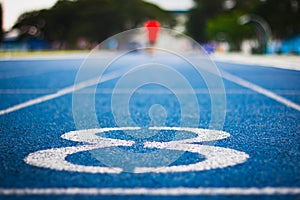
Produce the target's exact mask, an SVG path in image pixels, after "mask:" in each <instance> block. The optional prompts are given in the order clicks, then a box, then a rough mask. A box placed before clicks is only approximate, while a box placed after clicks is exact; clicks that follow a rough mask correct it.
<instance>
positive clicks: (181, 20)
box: [170, 10, 188, 33]
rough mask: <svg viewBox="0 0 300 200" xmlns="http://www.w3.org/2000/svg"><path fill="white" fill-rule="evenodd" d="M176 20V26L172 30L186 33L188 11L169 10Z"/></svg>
mask: <svg viewBox="0 0 300 200" xmlns="http://www.w3.org/2000/svg"><path fill="white" fill-rule="evenodd" d="M170 12H171V13H172V14H173V15H174V16H175V19H176V22H177V24H176V26H175V27H174V30H176V31H178V32H180V33H185V32H186V28H185V25H186V22H187V21H188V10H171V11H170Z"/></svg>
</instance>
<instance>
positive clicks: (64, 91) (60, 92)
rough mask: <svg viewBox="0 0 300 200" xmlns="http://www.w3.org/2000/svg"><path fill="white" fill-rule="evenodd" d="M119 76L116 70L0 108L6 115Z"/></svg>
mask: <svg viewBox="0 0 300 200" xmlns="http://www.w3.org/2000/svg"><path fill="white" fill-rule="evenodd" d="M119 76H120V73H117V72H115V73H110V74H108V75H104V76H102V77H101V80H99V78H98V77H97V78H93V79H89V80H87V81H83V82H80V83H78V84H76V85H72V86H69V87H65V88H63V89H61V90H58V91H57V92H55V93H53V94H48V95H45V96H41V97H38V98H35V99H31V100H29V101H26V102H23V103H20V104H17V105H15V106H12V107H10V108H7V109H4V110H0V115H5V114H8V113H11V112H14V111H16V110H20V109H22V108H26V107H29V106H33V105H36V104H39V103H42V102H45V101H49V100H51V99H55V98H58V97H61V96H63V95H66V94H69V93H72V92H74V91H77V90H81V89H83V88H86V87H90V86H92V85H96V84H98V83H102V82H105V81H109V80H112V79H114V78H117V77H119ZM99 81H100V82H99Z"/></svg>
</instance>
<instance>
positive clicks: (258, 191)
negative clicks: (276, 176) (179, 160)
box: [0, 187, 300, 196]
mask: <svg viewBox="0 0 300 200" xmlns="http://www.w3.org/2000/svg"><path fill="white" fill-rule="evenodd" d="M299 194H300V187H262V188H257V187H248V188H242V187H219V188H215V187H199V188H188V187H176V188H76V187H75V188H22V189H17V188H11V189H4V188H2V189H1V188H0V195H158V196H181V195H210V196H213V195H231V196H233V195H243V196H248V195H299Z"/></svg>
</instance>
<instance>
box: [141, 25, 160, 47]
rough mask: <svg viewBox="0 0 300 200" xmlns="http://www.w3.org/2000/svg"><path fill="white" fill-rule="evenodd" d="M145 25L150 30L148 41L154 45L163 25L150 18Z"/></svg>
mask: <svg viewBox="0 0 300 200" xmlns="http://www.w3.org/2000/svg"><path fill="white" fill-rule="evenodd" d="M144 27H145V28H146V29H147V32H148V42H149V44H150V45H151V46H153V45H154V44H155V42H156V41H157V38H158V33H159V30H160V27H161V26H160V23H159V22H158V21H156V20H149V21H147V22H145V24H144Z"/></svg>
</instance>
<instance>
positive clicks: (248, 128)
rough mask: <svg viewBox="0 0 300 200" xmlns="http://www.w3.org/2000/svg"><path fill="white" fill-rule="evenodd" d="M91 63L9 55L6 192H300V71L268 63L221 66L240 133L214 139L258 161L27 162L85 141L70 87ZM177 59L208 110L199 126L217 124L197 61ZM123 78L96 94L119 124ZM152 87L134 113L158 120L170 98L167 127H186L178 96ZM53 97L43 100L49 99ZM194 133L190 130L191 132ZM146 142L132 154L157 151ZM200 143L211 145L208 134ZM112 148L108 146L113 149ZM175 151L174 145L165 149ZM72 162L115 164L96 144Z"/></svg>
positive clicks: (4, 99) (3, 150)
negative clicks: (62, 165) (137, 167)
mask: <svg viewBox="0 0 300 200" xmlns="http://www.w3.org/2000/svg"><path fill="white" fill-rule="evenodd" d="M81 62H82V60H80V59H78V60H75V59H74V60H73V59H58V60H7V61H1V62H0V110H1V111H0V113H1V115H0V134H1V135H0V138H1V140H0V170H1V173H0V180H1V181H0V188H1V189H0V195H1V196H0V198H3V199H15V198H20V199H27V198H28V199H33V198H37V199H42V198H43V199H48V198H49V199H53V198H57V199H64V198H65V199H72V198H75V199H82V198H83V199H85V198H86V199H91V198H92V199H93V198H95V199H101V198H103V199H107V198H116V199H118V198H131V199H140V198H145V199H151V198H156V197H159V198H165V199H173V198H175V199H176V198H183V197H184V198H191V199H202V198H203V199H206V198H208V197H209V198H212V199H227V198H228V199H232V198H236V199H240V198H245V199H256V198H257V197H260V198H264V199H275V198H276V199H297V198H300V164H299V163H300V106H299V105H300V84H299V83H300V81H299V80H300V72H299V71H293V70H284V69H276V68H265V67H261V66H246V65H239V64H229V63H217V66H218V67H219V69H220V70H221V71H222V74H223V81H224V85H225V89H226V107H227V108H226V119H225V123H224V126H223V130H224V131H225V132H227V133H229V134H230V137H227V138H225V139H220V140H217V141H215V143H214V145H215V146H217V147H224V148H227V149H234V150H237V151H239V152H244V153H246V154H248V155H249V158H248V159H247V160H246V161H245V162H243V163H241V164H237V165H233V166H229V167H224V168H217V169H210V170H204V171H185V172H168V173H156V172H150V173H132V172H126V171H124V172H121V173H115V174H114V173H87V172H76V171H66V170H62V171H60V170H54V169H50V168H41V167H36V166H32V165H29V164H28V163H26V162H25V161H24V159H25V158H26V157H27V156H28V155H29V154H30V153H33V152H37V151H40V150H47V149H54V148H62V147H69V146H80V145H83V143H82V142H75V141H71V140H67V139H63V138H61V136H62V135H63V134H65V133H67V132H70V131H73V130H76V126H75V124H74V120H73V113H72V92H70V91H68V90H65V89H66V88H68V87H70V86H73V84H74V80H75V77H76V74H77V72H78V69H79V67H80V65H81ZM128 62H130V61H128ZM173 65H175V67H178V68H180V70H181V73H183V74H185V75H186V76H187V77H189V78H190V79H189V80H190V81H191V85H192V87H193V89H194V90H195V92H196V94H197V99H198V101H199V106H200V111H201V112H200V124H199V125H198V126H199V127H200V128H204V129H208V128H209V127H208V124H209V121H210V114H211V113H210V103H211V102H210V94H209V92H208V90H207V88H206V85H205V82H204V81H203V80H198V79H197V77H195V75H194V72H193V71H192V70H190V68H188V67H185V66H182V64H178V66H176V64H173ZM110 73H112V72H108V74H107V76H109V74H110ZM145 76H147V75H146V74H145ZM117 80H118V77H117V78H115V77H112V78H107V80H105V81H103V82H102V83H100V84H99V85H98V89H97V92H96V94H95V99H96V112H97V117H98V121H99V124H100V126H101V127H117V124H116V122H115V121H114V118H113V114H112V111H111V93H112V90H113V88H114V87H115V84H116V81H117ZM147 87H148V88H146V89H147V90H145V88H141V89H140V91H138V92H137V93H136V94H134V95H133V96H132V99H131V101H130V108H131V109H132V112H133V113H137V114H136V115H134V114H133V116H132V117H133V119H134V121H135V122H136V124H137V125H138V126H141V127H144V126H147V125H151V123H153V121H152V120H153V119H151V118H150V117H149V115H148V110H149V109H150V107H151V106H152V105H153V104H160V105H163V107H164V109H165V110H166V114H167V118H166V123H165V124H158V125H161V126H168V127H177V126H179V123H178V119H179V118H180V110H179V106H180V105H179V103H178V101H177V100H176V98H175V96H174V94H173V93H171V92H170V91H167V90H166V89H165V88H162V87H157V86H147ZM177 89H178V90H177V92H182V93H184V92H185V91H184V90H180V89H181V88H180V85H178V88H177ZM61 90H63V91H64V92H65V93H64V92H61ZM57 92H58V93H57ZM121 92H124V93H126V91H121ZM53 94H54V95H53ZM55 94H56V95H55ZM49 95H50V96H49ZM51 95H52V96H51ZM87 95H88V94H87ZM47 96H48V99H47ZM45 97H46V98H45ZM43 98H44V100H43V102H39V100H41V99H43ZM33 99H34V101H33V102H31V103H29V104H28V103H27V104H26V102H28V101H30V100H33ZM24 102H25V104H22V103H24ZM15 105H22V106H21V107H16V106H15ZM82 106H84V102H83V105H82ZM154 118H155V117H154ZM87 123H88V122H87ZM158 123H159V122H158ZM155 125H157V124H155ZM82 126H83V127H85V125H82ZM87 128H89V127H88V125H87ZM105 137H107V138H114V139H122V140H134V139H133V138H132V137H131V136H128V135H126V134H124V133H123V132H122V131H111V132H107V133H106V134H105ZM173 137H174V131H170V130H169V131H161V132H160V133H159V134H157V135H154V136H152V137H149V138H147V141H151V142H167V141H171V140H172V139H173ZM193 137H195V134H194V133H190V132H184V131H183V133H182V138H183V139H187V138H193ZM145 141H146V139H141V140H136V145H134V146H131V147H122V148H124V149H125V150H126V151H130V152H148V151H149V152H150V151H151V150H149V149H148V150H145V149H143V147H142V145H141V144H143V142H145ZM199 144H201V145H205V144H208V145H209V143H206V142H205V141H204V142H200V143H199ZM109 148H110V147H109ZM109 148H108V151H107V152H110V150H112V149H109ZM168 151H171V150H167V151H165V152H164V153H166V154H168ZM112 155H114V154H112ZM47 159H48V158H45V160H47ZM66 159H67V161H69V162H71V163H74V164H77V165H83V166H105V165H104V164H103V163H101V162H100V161H99V160H97V159H95V158H94V157H93V156H91V153H90V152H89V151H81V152H79V153H74V154H71V155H68V156H67V158H66ZM220 159H222V158H220ZM204 160H205V158H204V157H203V156H201V155H199V154H197V153H193V152H189V151H186V152H185V153H183V154H182V156H181V157H180V158H179V159H178V160H176V161H175V162H173V163H172V164H171V165H170V166H180V165H189V164H193V163H197V162H202V161H204ZM144 162H146V161H144ZM141 163H143V160H142V161H141ZM136 164H137V163H136ZM126 170H129V171H130V170H133V169H130V168H129V169H126ZM67 188H68V189H67Z"/></svg>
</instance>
